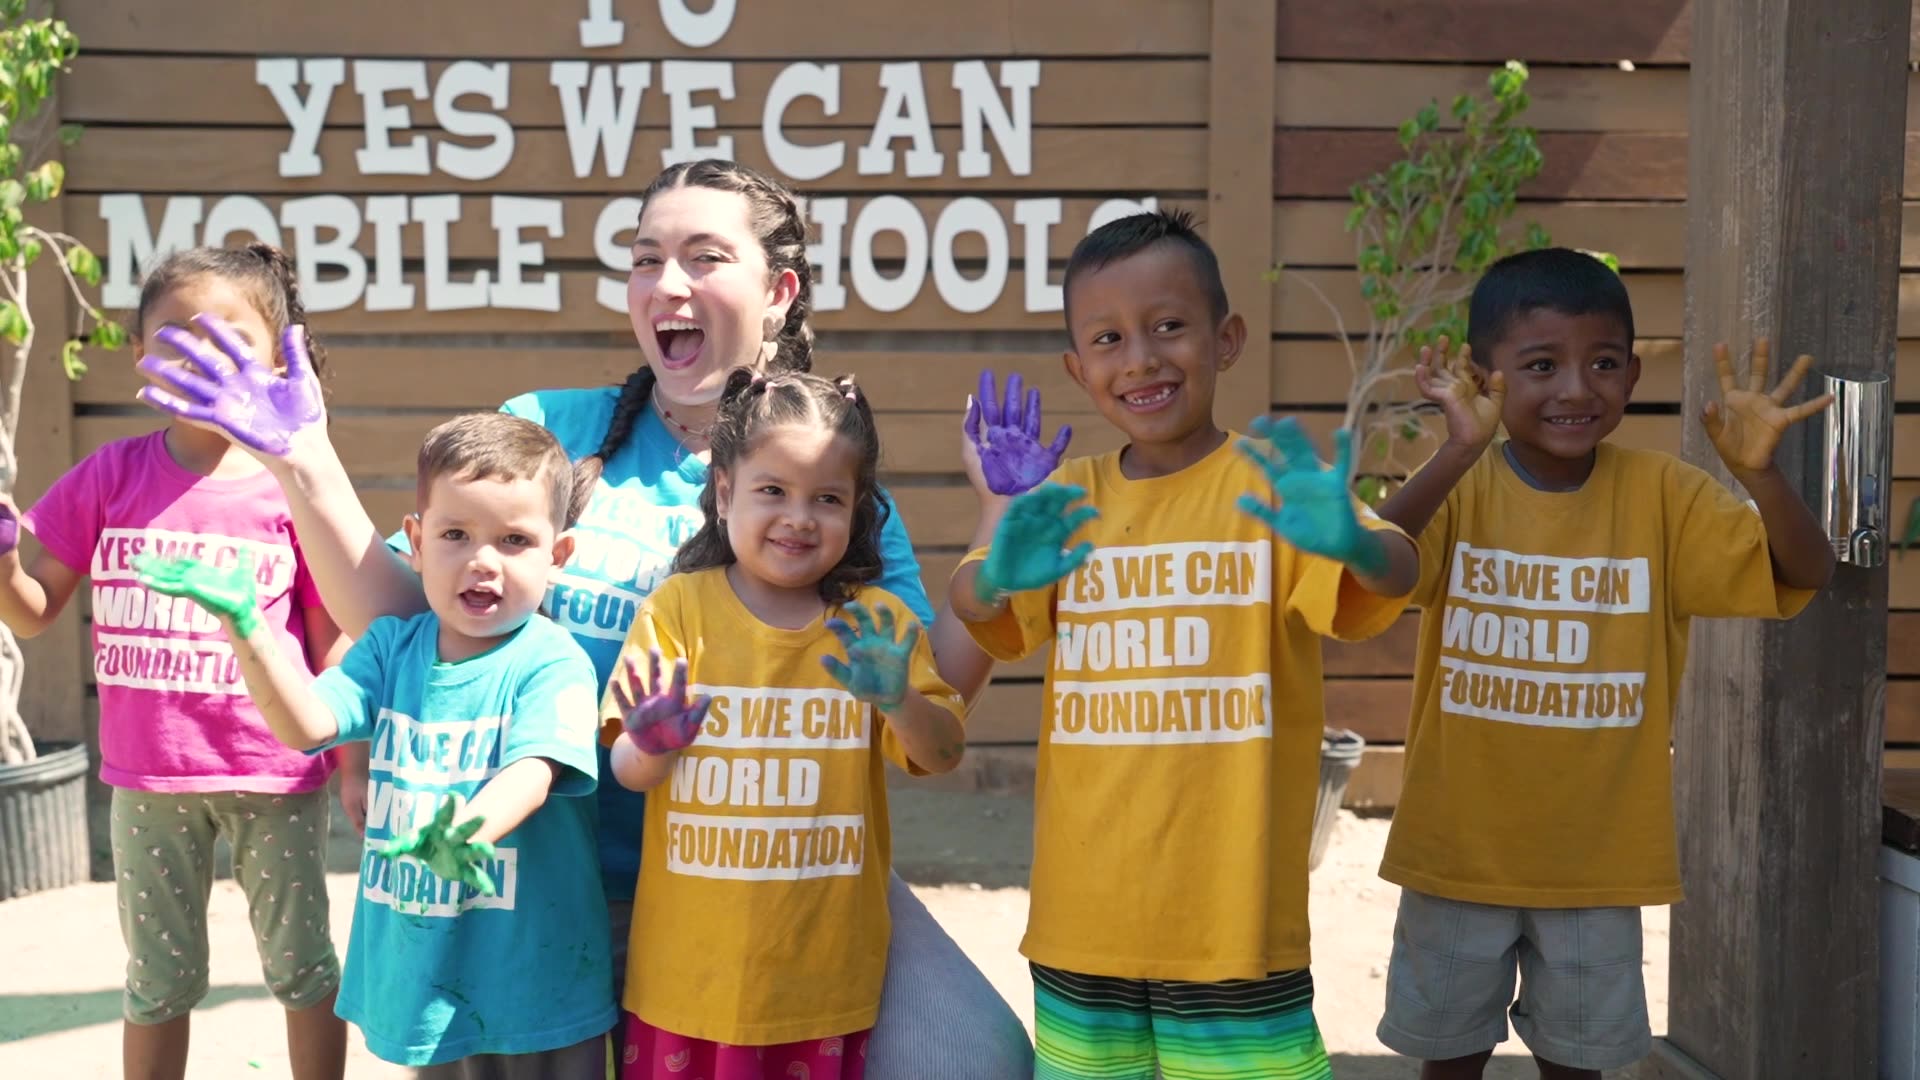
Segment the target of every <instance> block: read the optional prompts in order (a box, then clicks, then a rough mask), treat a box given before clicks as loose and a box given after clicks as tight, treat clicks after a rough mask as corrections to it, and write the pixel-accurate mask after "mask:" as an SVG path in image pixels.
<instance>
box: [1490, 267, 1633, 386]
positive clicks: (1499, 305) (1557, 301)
mask: <svg viewBox="0 0 1920 1080" xmlns="http://www.w3.org/2000/svg"><path fill="white" fill-rule="evenodd" d="M1540 310H1546V311H1552V312H1557V313H1559V314H1561V315H1611V316H1613V317H1614V318H1616V319H1618V320H1620V325H1621V327H1622V328H1624V329H1625V330H1626V332H1627V342H1628V346H1629V347H1631V346H1632V342H1633V302H1632V301H1631V300H1629V299H1628V297H1627V286H1626V283H1625V282H1623V281H1621V280H1620V275H1619V274H1616V273H1614V272H1613V269H1612V268H1611V267H1609V266H1608V265H1607V264H1606V263H1603V262H1601V261H1600V260H1599V259H1596V258H1594V257H1593V256H1592V255H1589V254H1587V253H1586V252H1584V251H1575V250H1574V249H1572V248H1563V247H1559V248H1540V249H1539V250H1537V251H1522V252H1520V253H1518V254H1515V255H1509V256H1507V257H1506V258H1504V259H1501V260H1500V261H1499V262H1496V263H1494V264H1493V265H1492V266H1490V267H1488V268H1487V272H1486V273H1485V274H1484V275H1482V276H1481V278H1480V281H1479V283H1478V284H1476V285H1475V286H1474V287H1473V299H1472V301H1470V302H1469V304H1468V306H1467V344H1468V345H1471V346H1472V347H1473V358H1474V359H1475V360H1476V361H1478V362H1479V363H1480V365H1481V366H1482V367H1485V366H1487V365H1489V364H1491V363H1492V362H1493V350H1494V347H1495V346H1497V345H1499V344H1500V343H1501V342H1502V341H1504V340H1505V339H1506V336H1507V334H1508V332H1510V331H1511V330H1512V329H1513V324H1514V321H1515V320H1517V319H1520V318H1522V317H1524V316H1525V315H1526V314H1527V313H1528V312H1532V311H1540Z"/></svg>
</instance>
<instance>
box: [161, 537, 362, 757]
mask: <svg viewBox="0 0 1920 1080" xmlns="http://www.w3.org/2000/svg"><path fill="white" fill-rule="evenodd" d="M134 568H135V570H136V571H138V573H139V575H140V583H141V584H142V585H145V586H146V587H147V588H149V589H152V590H153V591H154V592H157V593H160V594H162V595H164V596H184V597H186V598H188V599H190V600H192V601H193V602H194V603H196V604H199V605H200V606H201V607H202V608H204V609H206V611H207V612H208V613H209V614H211V615H213V616H215V617H217V618H218V619H219V620H220V625H221V626H222V627H223V628H224V629H225V630H226V632H227V638H228V639H229V640H230V641H232V642H233V655H234V657H235V659H237V660H238V661H239V662H240V675H241V677H242V678H243V679H245V680H246V683H247V692H248V693H249V694H251V695H252V697H253V702H254V704H255V705H256V706H257V707H258V708H259V709H260V715H261V717H263V718H264V719H265V720H266V722H267V727H268V729H270V730H271V731H272V732H273V736H274V738H276V739H279V740H280V741H281V742H282V743H283V744H285V745H287V746H289V747H291V748H293V749H295V750H302V751H305V750H312V749H314V748H315V747H318V746H324V745H325V744H327V743H329V742H331V741H333V739H334V738H335V737H336V736H338V735H339V734H340V723H339V721H338V720H336V719H335V718H334V715H333V711H332V710H331V709H329V708H327V705H326V703H325V702H323V701H321V700H320V695H318V694H316V693H314V691H313V687H312V686H311V685H310V684H309V683H308V680H307V677H306V673H305V672H303V671H301V670H300V669H299V668H297V667H295V666H294V663H293V661H292V660H290V659H288V658H287V657H286V656H284V655H282V654H281V652H280V649H279V647H278V646H277V645H275V644H274V641H273V631H272V630H271V629H270V628H269V627H267V626H266V625H265V624H264V623H262V622H261V621H260V610H259V607H258V605H257V603H256V602H255V600H254V593H253V560H252V559H251V558H249V557H244V556H243V557H242V558H241V560H240V561H239V562H238V563H236V564H235V565H233V566H229V567H212V566H207V565H205V564H203V563H196V562H192V561H189V560H166V559H148V558H143V559H139V560H136V562H135V567H134Z"/></svg>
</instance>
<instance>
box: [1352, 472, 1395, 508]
mask: <svg viewBox="0 0 1920 1080" xmlns="http://www.w3.org/2000/svg"><path fill="white" fill-rule="evenodd" d="M1353 493H1354V494H1355V495H1358V496H1359V497H1360V501H1361V502H1363V503H1366V504H1367V505H1368V506H1378V505H1379V504H1380V501H1381V500H1382V499H1384V498H1386V497H1387V479H1386V477H1384V476H1363V477H1361V478H1360V479H1358V480H1356V481H1354V484H1353Z"/></svg>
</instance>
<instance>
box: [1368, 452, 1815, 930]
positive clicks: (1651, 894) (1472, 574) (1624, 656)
mask: <svg viewBox="0 0 1920 1080" xmlns="http://www.w3.org/2000/svg"><path fill="white" fill-rule="evenodd" d="M1812 595H1813V594H1812V593H1810V592H1807V591H1803V590H1798V589H1789V588H1787V587H1785V586H1782V585H1780V584H1778V583H1776V582H1775V581H1774V577H1773V566H1772V562H1771V560H1770V557H1769V555H1768V550H1767V535H1766V530H1765V528H1764V527H1763V526H1762V524H1761V522H1760V515H1759V514H1758V513H1756V512H1754V510H1753V509H1752V508H1751V507H1749V506H1747V505H1746V504H1744V503H1742V502H1741V501H1740V500H1739V499H1738V498H1736V497H1735V496H1734V494H1733V493H1732V492H1731V491H1728V490H1727V489H1726V488H1725V487H1723V486H1722V485H1720V484H1719V483H1718V482H1716V481H1715V480H1714V479H1713V478H1712V477H1711V476H1708V475H1707V474H1706V473H1704V472H1702V471H1701V470H1699V469H1696V468H1694V467H1693V466H1691V465H1688V464H1686V463H1685V462H1682V461H1680V460H1678V459H1676V458H1674V457H1672V456H1670V455H1667V454H1661V453H1653V452H1648V451H1641V450H1625V449H1621V448H1618V447H1615V446H1612V445H1609V444H1606V443H1602V444H1601V445H1600V449H1599V453H1598V456H1597V458H1596V460H1595V462H1594V467H1593V473H1592V475H1591V476H1590V477H1589V478H1588V479H1587V482H1586V484H1585V485H1584V486H1582V487H1581V488H1580V489H1579V490H1578V491H1571V492H1544V491H1539V490H1536V489H1535V488H1533V487H1530V486H1529V485H1528V484H1527V483H1526V481H1524V480H1522V479H1521V478H1520V477H1519V476H1518V475H1516V474H1515V473H1514V471H1513V468H1512V466H1511V465H1509V464H1508V463H1507V461H1506V457H1505V455H1504V453H1503V452H1502V448H1501V447H1500V446H1499V445H1495V446H1493V447H1492V448H1490V449H1489V450H1488V451H1487V453H1485V454H1483V455H1482V456H1481V458H1480V461H1479V462H1478V463H1476V464H1475V465H1474V467H1473V469H1472V470H1471V471H1470V472H1468V473H1467V475H1466V476H1465V477H1464V478H1463V479H1462V480H1461V481H1460V483H1459V485H1458V486H1457V487H1455V488H1454V490H1453V492H1452V494H1450V495H1449V496H1448V497H1447V502H1446V505H1445V507H1444V508H1443V509H1442V510H1441V511H1440V513H1439V514H1437V515H1436V516H1435V517H1434V519H1433V522H1432V523H1431V524H1430V525H1428V526H1427V529H1426V531H1425V532H1424V533H1422V534H1421V536H1420V585H1419V588H1417V589H1416V590H1415V591H1414V603H1415V604H1416V605H1418V606H1420V607H1421V608H1424V609H1425V610H1424V612H1423V614H1422V617H1421V621H1420V646H1419V654H1418V662H1417V663H1416V665H1415V667H1414V672H1415V681H1414V693H1413V716H1412V718H1411V719H1410V720H1409V722H1408V728H1407V760H1406V774H1405V787H1404V788H1403V789H1402V791H1401V794H1400V804H1399V806H1398V807H1397V808H1396V809H1395V811H1394V815H1393V830H1392V832H1391V833H1390V834H1389V837H1388V840H1387V851H1386V856H1385V858H1384V859H1383V861H1382V864H1381V868H1380V874H1381V876H1382V877H1384V878H1386V879H1387V880H1388V881H1392V882H1395V883H1397V884H1399V885H1402V886H1405V887H1407V888H1410V889H1415V890H1418V891H1420V892H1423V893H1428V894H1431V895H1434V896H1443V897H1449V898H1451V899H1455V900H1465V901H1469V902H1473V903H1482V904H1507V905H1513V906H1516V907H1543V908H1544V907H1602V906H1639V905H1646V904H1668V903H1672V902H1674V901H1677V900H1679V899H1680V870H1679V859H1678V856H1677V855H1676V852H1675V846H1674V826H1673V780H1672V764H1673V759H1672V755H1671V753H1670V751H1669V746H1670V736H1671V728H1672V715H1673V704H1674V699H1675V697H1676V695H1677V694H1678V693H1679V687H1680V674H1681V671H1682V669H1683V668H1684V667H1685V664H1686V657H1687V627H1688V622H1689V619H1690V618H1691V617H1693V616H1695V615H1699V616H1708V617H1756V618H1789V617H1791V616H1793V615H1795V614H1797V613H1798V612H1799V611H1800V609H1801V608H1803V607H1805V606H1806V604H1807V601H1808V600H1809V599H1811V597H1812Z"/></svg>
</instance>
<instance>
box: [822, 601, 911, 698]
mask: <svg viewBox="0 0 1920 1080" xmlns="http://www.w3.org/2000/svg"><path fill="white" fill-rule="evenodd" d="M844 610H845V611H846V613H847V615H848V616H849V617H851V618H852V619H853V622H852V623H851V624H849V623H848V622H847V620H846V619H828V620H827V629H829V630H831V631H833V636H834V637H837V638H839V639H840V644H841V646H842V647H844V648H845V649H846V650H847V659H846V660H845V661H842V660H841V659H840V658H839V657H837V656H823V657H821V658H820V666H822V667H824V668H826V669H827V674H828V675H831V676H833V681H834V682H837V683H839V684H840V685H841V686H842V687H845V688H846V691H847V693H849V694H852V695H853V696H854V697H856V698H858V699H860V700H861V701H864V702H866V703H867V704H869V705H871V706H873V707H874V708H876V709H879V710H880V711H881V712H883V713H890V712H892V711H894V710H895V709H898V708H899V707H900V704H901V703H902V702H904V701H905V700H906V699H907V683H908V672H909V669H910V667H911V665H912V661H913V650H914V647H915V646H917V645H919V644H920V624H919V623H917V622H914V621H912V620H911V619H909V620H908V621H907V624H906V632H905V633H904V634H902V635H901V637H900V638H899V640H895V639H894V636H893V609H892V608H889V607H887V606H886V605H884V604H882V605H881V606H880V608H879V612H880V615H879V619H878V621H877V622H876V621H875V618H874V616H873V615H872V614H871V613H869V612H868V611H867V608H866V605H864V604H859V603H853V604H848V605H847V606H846V608H845V609H844Z"/></svg>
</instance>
